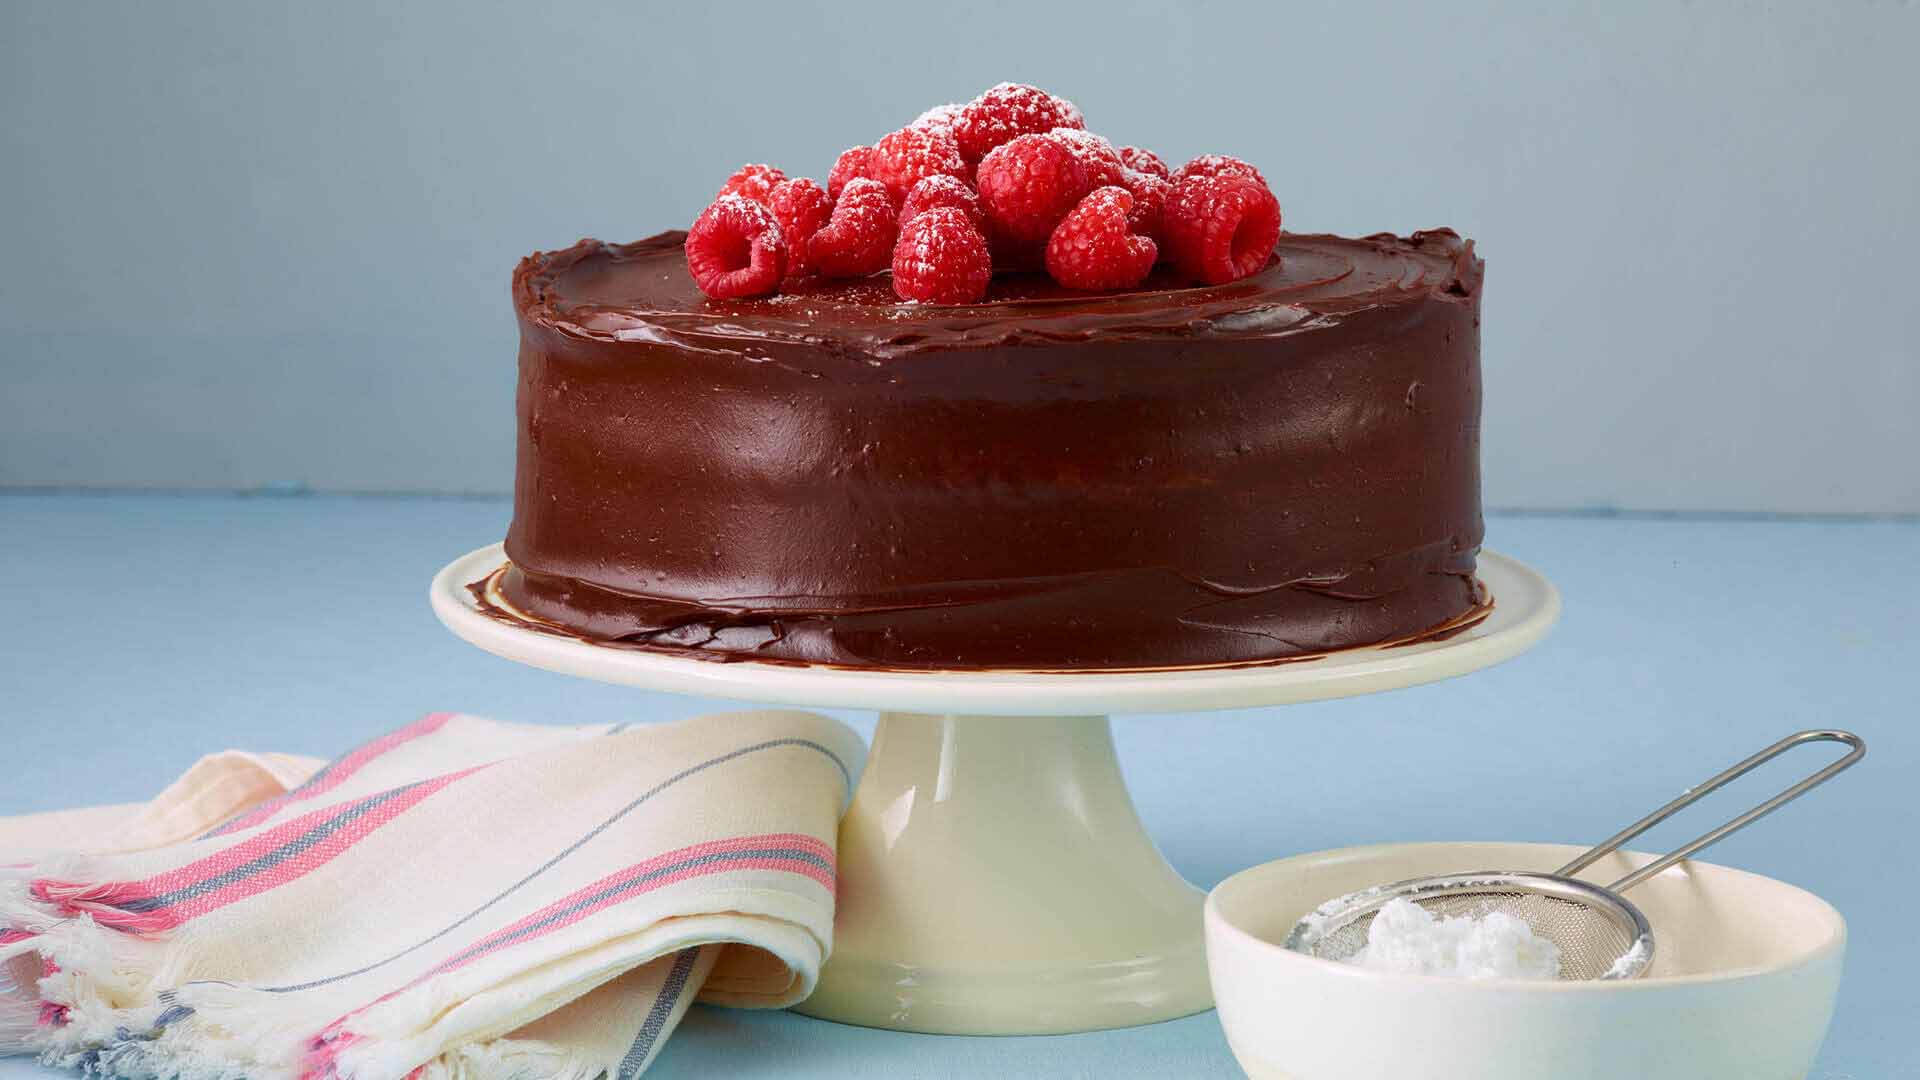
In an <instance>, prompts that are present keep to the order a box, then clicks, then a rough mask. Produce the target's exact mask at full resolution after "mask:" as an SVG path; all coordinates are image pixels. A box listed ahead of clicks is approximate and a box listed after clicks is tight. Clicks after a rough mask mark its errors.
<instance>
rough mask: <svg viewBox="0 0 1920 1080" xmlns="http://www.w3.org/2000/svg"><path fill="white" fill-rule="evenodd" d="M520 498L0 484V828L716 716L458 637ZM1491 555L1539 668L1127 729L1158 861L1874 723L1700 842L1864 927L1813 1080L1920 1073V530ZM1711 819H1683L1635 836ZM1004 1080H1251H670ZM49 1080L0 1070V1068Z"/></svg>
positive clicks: (1206, 1031) (1199, 865)
mask: <svg viewBox="0 0 1920 1080" xmlns="http://www.w3.org/2000/svg"><path fill="white" fill-rule="evenodd" d="M508 512H509V508H508V506H507V504H506V503H505V502H504V501H499V500H485V499H473V500H462V499H402V498H347V497H327V498H320V497H307V498H271V497H268V498H261V497H255V498H246V497H235V496H192V497H187V496H96V495H26V494H12V495H0V565H4V566H5V567H6V574H5V580H6V589H7V607H8V609H9V614H10V617H9V618H7V619H6V620H5V621H4V622H0V695H3V696H0V758H3V759H4V760H5V762H6V767H5V769H4V772H3V773H0V814H12V813H23V812H28V811H36V810H49V809H55V808H59V807H63V806H68V805H74V804H79V803H98V802H125V801H134V800H140V799H144V798H146V797H148V796H150V795H152V794H153V793H154V792H155V791H156V790H158V789H159V788H160V787H161V786H163V785H164V784H165V783H167V782H168V781H169V780H171V779H172V778H173V777H174V776H175V775H177V774H178V773H179V772H180V771H181V770H183V769H184V768H185V767H186V766H187V765H188V764H190V763H191V762H192V761H193V760H194V759H195V758H196V757H198V756H199V755H200V754H202V753H204V752H207V751H210V750H216V749H220V748H224V747H229V746H237V747H248V748H257V749H276V750H286V751H294V752H298V753H304V754H312V755H316V756H331V755H333V754H335V753H337V752H338V751H340V750H341V749H342V748H344V747H347V746H350V745H352V744H354V743H356V742H359V741H361V740H363V739H366V738H368V737H370V736H372V735H374V734H376V733H379V732H383V731H385V730H387V729H390V728H393V727H395V726H398V725H399V724H401V723H403V722H405V721H407V720H409V719H411V718H412V717H414V716H415V715H417V714H419V713H422V712H427V711H430V710H435V709H456V710H465V711H469V712H476V713H483V714H488V715H493V716H498V717H502V718H507V719H514V720H550V721H553V722H565V723H588V722H605V721H615V720H628V721H636V720H638V721H644V720H652V719H668V718H673V717H679V716H685V715H689V714H692V713H695V712H700V711H706V710H711V709H714V708H719V707H723V703H720V702H714V701H705V700H696V699H690V698H684V697H672V696H667V695H659V694H649V693H643V692H638V691H634V690H629V689H622V688H617V687H611V686H600V685H596V684H593V683H588V682H584V681H581V680H577V679H571V678H565V677H562V676H559V675H553V674H548V673H546V672H542V671H536V670H532V669H529V668H524V667H519V666H516V665H514V664H511V663H508V662H506V661H504V660H499V659H496V658H494V657H492V656H489V655H487V654H484V653H482V652H480V651H478V650H476V649H474V648H472V647H470V646H468V645H465V644H463V643H462V642H460V641H458V640H457V639H455V638H454V637H453V636H452V635H450V634H448V633H447V632H446V631H445V630H443V629H442V628H441V627H440V625H439V624H438V623H437V622H436V621H435V620H434V618H433V616H432V614H431V613H430V612H429V611H428V608H427V602H426V587H427V582H428V580H429V579H430V578H431V577H432V575H433V573H434V572H435V571H436V570H438V569H439V568H440V567H441V565H442V564H444V563H445V562H447V561H448V560H449V559H451V558H452V557H454V556H456V555H459V554H461V553H464V552H466V551H467V550H469V549H471V548H475V547H478V546H480V545H482V544H485V543H489V542H491V541H494V540H497V539H498V538H499V537H500V536H501V534H502V532H503V531H504V528H505V525H506V520H507V516H508ZM1488 541H1489V544H1490V545H1491V546H1493V547H1495V548H1497V549H1499V550H1501V551H1504V552H1506V553H1508V554H1511V555H1514V556H1516V557H1518V558H1520V559H1522V560H1523V561H1525V562H1528V563H1530V564H1532V565H1533V566H1535V567H1537V568H1539V569H1540V570H1542V571H1543V572H1544V573H1546V574H1547V575H1548V576H1549V577H1551V578H1552V579H1553V580H1554V581H1555V582H1556V583H1558V585H1559V586H1560V588H1561V590H1562V592H1563V595H1564V598H1565V603H1566V612H1565V616H1564V619H1563V622H1562V624H1561V625H1560V627H1559V628H1558V629H1557V630H1556V631H1555V632H1554V633H1553V635H1552V636H1551V637H1549V638H1548V640H1547V642H1546V643H1545V644H1543V645H1542V646H1541V647H1540V648H1538V649H1537V650H1535V651H1534V652H1532V653H1530V654H1528V655H1526V656H1523V657H1521V658H1520V659H1518V660H1515V661H1513V662H1511V663H1508V664H1505V665H1503V666H1500V667H1497V668H1494V669H1492V670H1489V671H1486V672H1482V673H1479V674H1476V675H1473V676H1471V677H1468V678H1463V679H1457V680H1454V681H1452V682H1448V683H1443V684H1439V685H1435V686H1428V687H1421V688H1417V689H1413V690H1406V691H1399V692H1395V693H1390V694H1383V695H1379V696H1375V697H1366V698H1356V699H1351V700H1346V701H1333V702H1324V703H1319V704H1313V705H1295V706H1288V707H1284V708H1270V709H1248V710H1240V711H1232V712H1218V713H1207V714H1194V715H1179V716H1175V715H1156V716H1127V717H1119V718H1116V719H1115V733H1116V739H1117V741H1118V743H1119V749H1120V756H1121V760H1122V763H1123V764H1124V765H1125V766H1126V769H1127V774H1128V778H1129V781H1130V782H1131V784H1132V788H1133V792H1134V796H1135V798H1136V800H1137V801H1138V804H1139V807H1140V812H1141V816H1142V817H1143V818H1144V819H1145V821H1146V823H1147V827H1148V828H1149V829H1150V830H1151V831H1152V832H1153V834H1154V836H1155V837H1156V838H1157V839H1158V841H1159V843H1160V846H1161V848H1162V850H1164V851H1165V852H1166V854H1167V857H1168V858H1169V859H1171V860H1172V862H1173V864H1174V865H1175V866H1176V867H1178V868H1179V869H1180V870H1181V871H1182V872H1183V873H1185V874H1186V875H1187V877H1188V878H1190V879H1192V880H1193V881H1195V882H1198V883H1200V884H1202V885H1211V884H1213V883H1214V882H1217V881H1219V880H1220V879H1221V878H1223V877H1225V876H1226V875H1228V874H1231V873H1233V872H1234V871H1236V870H1239V869H1241V868H1243V867H1246V866H1249V865H1252V864H1254V863H1258V862H1262V861H1265V860H1267V859H1271V858H1275V857H1278V856H1281V855H1287V854H1292V853H1296V852H1302V851H1311V850H1315V849H1320V848H1328V847H1337V846H1341V845H1347V844H1356V843H1365V842H1373V841H1385V840H1429V839H1452V840H1457V839H1511V840H1547V841H1565V842H1584V841H1590V840H1594V839H1598V838H1599V837H1601V836H1605V835H1607V834H1608V833H1611V832H1612V831H1613V830H1614V828H1615V826H1617V825H1618V824H1621V823H1623V822H1625V821H1626V820H1629V819H1631V818H1633V817H1635V816H1637V815H1638V814H1639V813H1640V812H1641V811H1643V810H1644V809H1647V808H1650V807H1651V806H1653V805H1656V804H1658V803H1660V802H1662V801H1664V800H1666V799H1668V798H1670V797H1671V796H1673V795H1674V794H1675V793H1677V792H1678V791H1679V790H1680V789H1681V788H1683V787H1685V786H1686V785H1688V784H1690V783H1692V782H1694V781H1697V780H1699V779H1702V778H1704V777H1705V776H1707V775H1708V774H1710V773H1712V772H1714V771H1716V770H1717V769H1719V768H1720V767H1721V766H1723V765H1725V764H1727V763H1729V762H1730V761H1732V760H1733V759H1735V758H1737V757H1739V756H1742V755H1744V754H1746V753H1747V752H1748V751H1750V750H1753V749H1756V748H1757V747H1759V746H1760V745H1763V744H1764V743H1766V742H1769V741H1771V740H1772V739H1774V738H1775V737H1777V736H1779V735H1782V734H1784V733H1786V732H1788V731H1791V730H1794V729H1797V728H1801V727H1808V726H1814V725H1823V726H1824V725H1840V726H1846V727H1851V728H1853V729H1855V730H1857V731H1859V732H1861V733H1862V734H1863V735H1865V736H1866V737H1867V739H1868V741H1869V742H1870V743H1871V745H1872V753H1871V755H1870V756H1869V758H1868V760H1867V761H1866V763H1865V764H1864V765H1862V766H1861V767H1860V768H1858V769H1855V770H1854V771H1852V772H1850V773H1848V774H1846V775H1845V776H1843V777H1842V778H1841V779H1840V780H1838V781H1836V782H1835V783H1834V784H1833V785H1832V786H1830V787H1828V788H1825V789H1822V790H1821V791H1819V792H1817V793H1815V794H1814V795H1812V796H1809V797H1808V799H1807V800H1805V801H1804V802H1802V803H1799V804H1796V805H1795V806H1793V807H1791V808H1789V809H1787V810H1785V811H1783V812H1782V813H1780V814H1779V815H1777V816H1775V817H1773V818H1770V819H1768V820H1767V821H1766V822H1765V823H1764V824H1762V825H1760V826H1758V827H1756V828H1754V829H1752V830H1750V831H1748V832H1746V833H1744V834H1742V835H1740V836H1737V837H1735V838H1733V839H1732V840H1730V841H1728V842H1727V843H1726V844H1724V845H1723V846H1722V847H1720V848H1719V849H1717V850H1716V851H1715V852H1714V853H1713V856H1712V858H1713V860H1714V861H1717V862H1724V863H1729V864H1732V865H1735V866H1740V867H1744V868H1746V869H1749V870H1755V871H1758V872H1761V873H1765V874H1770V875H1773V876H1776V877H1779V878H1783V879H1785V880H1787V881H1791V882H1794V883H1796V884H1799V885H1802V886H1805V887H1807V888H1810V889H1812V890H1813V891H1815V892H1818V893H1820V894H1821V895H1823V896H1825V897H1827V898H1828V899H1829V900H1831V901H1832V902H1833V903H1834V904H1835V905H1836V906H1838V907H1839V909H1840V910H1841V911H1842V912H1843V913H1844V914H1845V915H1846V916H1847V918H1848V919H1849V921H1850V923H1851V926H1852V944H1851V951H1850V954H1849V956H1848V961H1847V977H1846V983H1845V988H1844V990H1843V993H1842V997H1841V1001H1840V1008H1839V1014H1838V1016H1837V1017H1836V1019H1835V1021H1834V1026H1833V1031H1832V1034H1831V1036H1830V1037H1829V1039H1828V1042H1827V1047H1826V1050H1825V1052H1824V1054H1823V1055H1822V1057H1821V1066H1820V1068H1819V1069H1817V1070H1816V1071H1815V1073H1814V1080H1843V1078H1845V1080H1884V1078H1891V1077H1900V1076H1914V1075H1917V1074H1920V1070H1916V1066H1915V1065H1914V1063H1913V1062H1914V1053H1913V1049H1912V1047H1911V1045H1910V1040H1911V1039H1912V1037H1913V1036H1912V1026H1913V1022H1914V1020H1915V1018H1916V1016H1920V1000H1916V998H1917V995H1916V993H1915V990H1914V986H1915V985H1916V984H1915V982H1914V979H1913V974H1912V973H1913V972H1914V971H1916V970H1920V935H1916V934H1914V933H1913V932H1912V930H1911V924H1910V922H1909V919H1910V918H1911V915H1910V905H1911V897H1912V894H1913V893H1914V892H1915V891H1916V890H1920V869H1916V858H1915V856H1916V845H1915V842H1914V836H1913V830H1914V828H1915V826H1916V824H1920V815H1916V814H1915V813H1914V811H1913V795H1912V792H1913V788H1914V784H1915V760H1916V754H1917V753H1920V729H1917V728H1916V725H1915V724H1914V720H1915V712H1916V710H1915V707H1914V703H1913V698H1914V693H1913V691H1914V681H1915V676H1916V675H1920V629H1916V627H1917V626H1920V623H1916V612H1920V570H1917V569H1916V567H1917V566H1920V523H1916V522H1911V521H1883V522H1866V521H1752V520H1727V519H1706V520H1699V519H1683V518H1682V519H1666V518H1630V517H1604V516H1603V517H1594V516H1571V517H1565V516H1563V517H1554V516H1529V515H1494V516H1493V517H1492V518H1491V519H1490V521H1489V523H1488ZM841 715H844V716H846V717H847V718H848V719H849V720H851V721H853V722H854V723H855V724H856V726H859V727H860V728H861V729H862V730H863V731H870V730H871V720H870V718H868V717H865V716H862V715H861V714H857V713H846V714H841ZM1804 753H1805V754H1806V756H1804V757H1796V758H1790V759H1789V760H1788V761H1786V762H1782V763H1777V767H1771V768H1769V769H1768V770H1765V771H1763V772H1762V773H1760V774H1758V775H1757V776H1756V777H1754V778H1750V779H1749V780H1747V781H1743V782H1742V783H1741V784H1740V785H1737V786H1736V787H1735V788H1734V789H1732V790H1731V791H1730V792H1728V793H1724V794H1723V795H1722V796H1720V797H1717V798H1716V799H1715V800H1713V801H1712V802H1710V803H1709V804H1708V806H1707V807H1706V808H1703V810H1702V813H1703V814H1704V813H1709V812H1718V813H1719V814H1720V815H1721V816H1725V815H1730V814H1731V813H1732V812H1733V811H1734V810H1736V809H1738V807H1736V806H1734V805H1733V804H1734V802H1735V801H1738V800H1742V799H1747V800H1751V799H1754V798H1757V797H1758V796H1759V795H1760V794H1762V791H1761V788H1762V787H1765V786H1769V785H1781V784H1783V783H1784V782H1785V781H1786V780H1787V779H1788V777H1787V773H1788V772H1792V771H1799V770H1807V769H1809V768H1811V767H1812V765H1813V763H1814V760H1815V759H1816V758H1818V757H1821V756H1824V752H1815V751H1805V752H1804ZM1201 790H1204V791H1205V792H1206V793H1207V797H1206V798H1204V799H1202V798H1196V797H1194V796H1195V793H1196V792H1198V791H1201ZM1708 824H1712V822H1708V821H1706V820H1704V819H1703V818H1702V817H1699V816H1695V817H1692V818H1688V819H1686V820H1685V821H1684V822H1682V823H1676V824H1674V825H1671V826H1668V827H1666V828H1665V831H1663V832H1661V833H1657V834H1655V836H1653V837H1651V838H1649V842H1648V843H1647V844H1646V846H1648V847H1656V846H1659V844H1660V843H1661V842H1662V841H1667V842H1677V841H1679V840H1683V839H1686V838H1687V837H1686V836H1683V835H1681V834H1682V833H1683V832H1684V833H1687V835H1689V836H1690V835H1691V832H1690V831H1689V830H1690V829H1691V830H1693V831H1700V830H1701V829H1704V827H1705V826H1706V825H1708ZM983 1074H999V1075H1012V1076H1091V1075H1101V1076H1118V1077H1132V1076H1140V1077H1146V1076H1152V1077H1167V1076H1182V1077H1203V1076H1234V1075H1237V1073H1236V1071H1235V1069H1234V1064H1233V1060H1232V1058H1231V1057H1230V1055H1229V1054H1228V1052H1227V1047H1226V1043H1225V1041H1224V1040H1223V1038H1222V1037H1221V1034H1220V1028H1219V1025H1218V1024H1217V1023H1216V1022H1215V1020H1214V1018H1213V1016H1212V1014H1202V1015H1200V1016H1196V1017H1192V1018H1189V1019H1186V1020H1179V1021H1175V1022H1172V1023H1166V1024H1159V1025H1154V1026H1151V1027H1144V1028H1135V1029H1131V1030H1126V1031H1114V1032H1103V1033H1096V1034H1089V1035H1074V1036H1065V1037H1054V1038H954V1037H935V1036H923V1035H904V1034H898V1033H894V1032H884V1031H869V1030H864V1029H860V1028H853V1027H844V1026H841V1025H837V1024H831V1023H827V1022H823V1021H818V1020H810V1019H806V1018H803V1017H799V1016H793V1015H789V1014H784V1013H755V1012H739V1011H731V1010H723V1009H712V1008H696V1009H695V1010H694V1011H693V1013H692V1014H691V1015H690V1016H689V1017H688V1019H687V1021H686V1023H685V1024H684V1025H683V1026H682V1027H681V1028H680V1030H679V1032H678V1033H677V1034H675V1035H674V1037H673V1040H672V1042H671V1043H669V1045H668V1046H667V1048H666V1050H665V1051H664V1053H663V1054H662V1056H661V1058H660V1059H659V1063H658V1065H657V1066H656V1068H655V1071H654V1072H653V1073H651V1074H650V1075H652V1076H658V1077H661V1078H663V1080H664V1078H672V1077H683V1076H685V1077H691V1076H748V1077H751V1076H782V1077H908V1076H974V1075H983ZM51 1075H58V1074H55V1073H49V1072H47V1071H45V1070H42V1069H40V1068H39V1067H37V1066H34V1065H31V1064H29V1063H27V1062H25V1061H22V1060H19V1059H14V1060H10V1061H4V1062H0V1080H20V1078H25V1077H39V1076H51Z"/></svg>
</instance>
